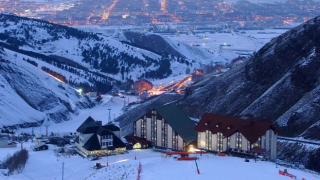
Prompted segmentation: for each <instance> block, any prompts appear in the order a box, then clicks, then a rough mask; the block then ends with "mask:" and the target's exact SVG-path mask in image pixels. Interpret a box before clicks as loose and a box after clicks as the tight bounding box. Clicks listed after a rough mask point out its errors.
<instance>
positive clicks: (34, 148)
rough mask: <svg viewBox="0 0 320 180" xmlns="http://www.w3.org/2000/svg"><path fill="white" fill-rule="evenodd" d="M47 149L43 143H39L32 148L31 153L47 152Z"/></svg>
mask: <svg viewBox="0 0 320 180" xmlns="http://www.w3.org/2000/svg"><path fill="white" fill-rule="evenodd" d="M48 149H49V147H48V145H46V143H44V142H40V143H38V144H36V145H34V146H33V151H42V150H48Z"/></svg>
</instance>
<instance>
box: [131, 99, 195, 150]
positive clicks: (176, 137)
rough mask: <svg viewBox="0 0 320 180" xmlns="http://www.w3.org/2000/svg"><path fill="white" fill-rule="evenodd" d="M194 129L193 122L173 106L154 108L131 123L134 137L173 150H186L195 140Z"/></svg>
mask: <svg viewBox="0 0 320 180" xmlns="http://www.w3.org/2000/svg"><path fill="white" fill-rule="evenodd" d="M194 128H195V124H194V122H192V121H191V120H190V118H189V117H188V116H187V115H186V114H185V113H183V112H182V110H181V109H180V108H179V107H178V106H176V105H175V104H168V105H165V106H160V107H156V108H154V109H152V110H151V111H149V112H147V113H146V114H145V115H143V116H142V117H140V118H139V119H138V120H136V121H135V122H134V123H133V133H134V136H137V137H140V138H145V139H146V140H148V141H149V142H150V143H151V145H152V146H155V147H161V148H168V149H173V150H186V149H187V147H188V145H190V144H191V143H193V142H195V141H196V140H197V134H196V132H195V131H193V129H194Z"/></svg>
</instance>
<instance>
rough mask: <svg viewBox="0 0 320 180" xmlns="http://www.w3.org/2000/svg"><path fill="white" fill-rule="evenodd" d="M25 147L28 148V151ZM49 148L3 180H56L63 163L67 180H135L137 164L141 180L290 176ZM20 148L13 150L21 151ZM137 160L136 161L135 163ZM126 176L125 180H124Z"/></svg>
mask: <svg viewBox="0 0 320 180" xmlns="http://www.w3.org/2000/svg"><path fill="white" fill-rule="evenodd" d="M28 145H29V146H30V145H31V144H30V143H29V144H25V147H26V148H28ZM54 148H55V147H54V146H51V145H50V147H49V150H46V151H37V152H33V151H30V158H29V160H28V163H27V165H26V167H25V169H24V171H23V172H22V173H21V174H14V175H11V176H9V177H6V176H3V175H0V177H1V179H2V178H3V179H11V180H24V179H26V180H27V179H39V180H40V179H46V180H50V179H52V180H54V179H61V178H62V167H63V166H62V164H63V163H64V173H63V175H64V179H67V180H73V179H75V180H78V179H92V180H93V179H94V180H98V179H109V180H118V179H119V180H120V179H121V180H125V179H128V180H131V179H132V180H135V179H137V176H138V173H137V172H138V164H139V163H141V165H142V171H141V174H140V178H141V180H171V179H172V180H173V179H174V180H187V179H188V180H197V179H198V180H203V179H223V180H246V179H259V180H271V179H272V180H286V179H289V177H285V176H282V175H279V174H278V172H279V170H282V171H283V170H284V169H285V168H286V167H282V166H279V165H278V167H277V168H276V165H275V163H272V162H265V161H257V162H254V161H253V160H250V162H245V161H244V159H242V158H237V157H220V156H214V155H212V154H205V155H202V156H200V155H198V157H199V160H197V164H198V168H199V171H200V174H198V173H197V168H196V164H195V161H177V160H176V159H174V158H172V157H165V154H164V153H160V152H154V151H152V150H151V149H146V150H130V151H129V153H127V154H121V155H117V156H109V157H108V158H107V157H103V158H101V159H99V160H97V161H89V160H87V159H84V158H82V157H80V156H71V157H63V156H61V157H58V158H57V157H56V156H54V153H53V149H54ZM19 149H20V147H17V148H14V149H11V150H10V151H11V153H12V151H13V150H19ZM8 150H9V149H0V156H1V157H2V158H3V157H4V156H6V155H7V154H8V152H7V151H8ZM135 157H136V158H137V159H136V160H135ZM96 162H100V163H101V164H102V165H106V164H107V162H108V165H109V166H108V167H105V168H102V169H99V170H96V169H93V168H92V167H93V166H94V165H95V163H96ZM286 169H287V170H288V172H289V173H291V174H293V175H295V176H297V179H299V180H302V178H305V179H307V180H316V179H319V178H320V176H319V175H316V174H312V173H307V172H304V171H302V170H300V169H291V168H286ZM125 177H126V178H125Z"/></svg>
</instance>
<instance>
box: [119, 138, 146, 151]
mask: <svg viewBox="0 0 320 180" xmlns="http://www.w3.org/2000/svg"><path fill="white" fill-rule="evenodd" d="M124 138H125V139H126V140H127V142H128V144H130V145H132V148H133V149H142V148H148V144H149V142H148V141H147V140H146V139H145V138H140V137H137V136H126V137H124Z"/></svg>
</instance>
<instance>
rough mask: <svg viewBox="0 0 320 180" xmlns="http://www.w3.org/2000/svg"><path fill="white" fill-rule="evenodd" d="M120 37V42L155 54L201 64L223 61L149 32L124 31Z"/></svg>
mask: <svg viewBox="0 0 320 180" xmlns="http://www.w3.org/2000/svg"><path fill="white" fill-rule="evenodd" d="M121 37H122V38H121V40H122V41H125V42H129V43H130V44H133V45H136V46H139V47H142V48H145V49H150V50H152V51H153V52H155V53H157V54H169V55H173V56H176V57H179V58H184V59H187V60H193V62H198V63H203V64H205V63H208V62H218V61H223V59H222V58H221V57H217V56H215V55H213V54H212V53H210V52H208V51H206V50H204V49H202V48H197V47H195V46H190V45H187V44H185V43H182V42H178V41H174V40H172V39H169V38H167V37H164V36H160V35H158V34H153V33H150V32H141V31H125V32H123V35H122V36H121Z"/></svg>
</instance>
